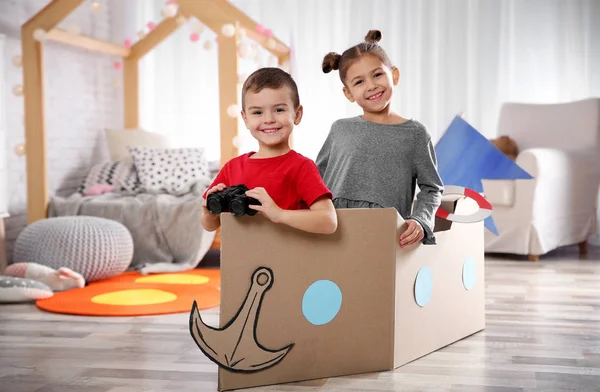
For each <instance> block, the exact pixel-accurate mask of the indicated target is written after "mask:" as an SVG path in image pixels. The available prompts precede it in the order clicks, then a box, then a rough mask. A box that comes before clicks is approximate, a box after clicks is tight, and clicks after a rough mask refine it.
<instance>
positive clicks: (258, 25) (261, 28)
mask: <svg viewBox="0 0 600 392" xmlns="http://www.w3.org/2000/svg"><path fill="white" fill-rule="evenodd" d="M256 32H257V33H258V34H262V33H264V32H265V27H264V26H263V25H261V24H257V25H256Z"/></svg>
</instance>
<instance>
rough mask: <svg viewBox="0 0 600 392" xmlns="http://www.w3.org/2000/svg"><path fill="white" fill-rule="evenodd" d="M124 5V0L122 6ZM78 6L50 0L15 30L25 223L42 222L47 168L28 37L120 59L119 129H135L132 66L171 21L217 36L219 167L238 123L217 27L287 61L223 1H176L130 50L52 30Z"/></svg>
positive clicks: (232, 56) (38, 70)
mask: <svg viewBox="0 0 600 392" xmlns="http://www.w3.org/2000/svg"><path fill="white" fill-rule="evenodd" d="M124 1H127V0H124ZM83 2H84V0H53V1H51V2H50V3H49V4H48V5H46V6H45V7H44V8H43V9H42V10H41V11H39V12H38V13H37V14H36V15H34V16H33V17H32V18H31V19H29V20H28V21H27V22H26V23H25V24H24V25H23V26H21V42H22V43H21V45H22V63H23V92H24V104H25V108H24V109H25V148H26V154H27V160H26V162H27V215H28V223H33V222H35V221H37V220H40V219H43V218H45V217H46V216H47V208H48V200H49V193H48V168H47V162H46V159H47V158H46V128H45V121H44V67H43V43H42V42H40V41H37V40H36V39H35V38H34V32H35V31H36V30H38V29H42V30H44V31H46V32H47V34H46V38H45V41H52V42H58V43H61V44H66V45H70V46H74V47H78V48H82V49H86V50H90V51H94V52H98V53H104V54H107V55H110V56H118V57H121V58H122V59H123V65H124V66H123V94H124V97H123V98H124V99H123V105H124V107H123V111H124V113H123V114H124V120H125V121H124V122H125V124H124V126H125V129H135V128H138V125H139V97H138V85H139V76H138V61H139V60H140V59H141V58H142V57H143V56H144V55H145V54H146V53H148V52H150V51H151V50H152V49H153V48H155V47H156V46H157V45H158V44H159V43H160V42H162V41H163V40H164V39H165V38H167V37H168V36H169V35H171V34H172V33H173V32H174V31H175V30H177V29H178V28H179V27H180V26H179V24H178V23H177V18H178V17H179V16H183V17H185V18H190V17H195V18H197V19H198V20H199V21H200V22H201V23H203V24H204V25H206V27H208V28H209V29H211V30H212V31H214V32H215V33H216V34H217V35H218V42H219V45H218V52H219V54H218V56H219V57H218V61H219V106H220V141H221V164H223V163H224V162H226V161H227V160H229V159H231V158H233V157H235V156H237V155H238V154H239V151H238V148H237V147H235V146H234V144H233V139H234V137H235V136H236V135H237V132H238V118H237V117H236V118H232V117H230V116H229V115H228V114H227V108H228V107H229V106H230V105H231V104H234V103H237V102H238V62H237V60H238V40H239V35H238V34H233V36H232V37H228V36H226V35H224V34H223V32H222V27H223V26H224V25H226V24H232V25H233V26H235V27H236V28H237V29H236V31H239V30H238V29H243V30H244V31H245V33H246V36H247V37H248V38H250V39H253V40H254V41H256V42H257V43H258V44H259V45H260V46H262V47H263V48H265V49H266V50H268V51H269V52H270V53H271V54H273V55H274V56H276V57H277V59H278V62H279V64H284V63H285V62H286V61H288V60H289V56H290V49H289V48H288V47H287V46H286V45H284V44H283V43H282V42H281V41H280V40H278V39H277V38H275V37H270V38H269V37H267V36H266V35H264V34H260V33H259V32H257V27H258V24H257V23H256V22H255V21H253V20H252V19H251V18H250V17H248V16H247V15H245V14H244V13H243V12H241V11H240V10H239V9H237V8H236V7H234V6H233V5H232V4H230V3H229V2H228V1H227V0H178V1H177V5H178V11H177V14H176V15H174V16H173V17H166V18H164V19H163V20H162V21H161V22H160V23H158V24H157V25H156V27H155V28H154V29H153V30H152V31H150V32H149V33H148V34H147V35H146V36H145V37H144V38H142V39H140V40H139V41H138V42H136V43H135V44H134V45H132V46H131V47H130V48H127V47H124V46H121V45H116V44H113V43H110V42H106V41H102V40H98V39H95V38H91V37H86V36H82V35H72V34H69V33H68V32H66V31H63V30H60V29H57V28H55V26H56V25H58V24H59V23H60V22H61V21H62V20H64V19H65V18H66V17H67V16H68V15H69V14H70V13H71V12H73V11H74V10H75V9H76V8H77V7H79V6H80V5H81V4H82V3H83Z"/></svg>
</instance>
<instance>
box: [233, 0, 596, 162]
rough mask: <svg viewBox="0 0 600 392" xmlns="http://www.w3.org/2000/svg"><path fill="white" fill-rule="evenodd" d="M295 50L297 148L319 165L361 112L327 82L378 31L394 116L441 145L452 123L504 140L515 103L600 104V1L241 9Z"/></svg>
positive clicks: (261, 0)
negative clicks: (396, 74) (394, 80)
mask: <svg viewBox="0 0 600 392" xmlns="http://www.w3.org/2000/svg"><path fill="white" fill-rule="evenodd" d="M232 2H233V3H234V4H236V5H237V6H238V7H239V8H240V9H242V10H243V11H245V12H246V13H248V14H249V15H250V16H251V17H253V18H254V19H255V20H259V21H260V22H261V23H263V24H265V25H266V26H268V27H271V28H272V29H273V31H274V32H275V34H277V36H278V37H281V38H282V39H283V40H285V41H286V42H288V43H290V44H291V45H292V49H293V51H294V64H293V65H294V68H293V69H294V72H293V74H294V77H295V78H296V80H297V82H298V83H299V88H300V93H301V97H300V98H301V100H302V101H303V102H304V105H305V117H304V120H303V124H302V125H301V126H300V127H299V128H298V132H296V134H295V139H294V140H295V147H296V148H298V149H299V150H301V152H303V153H306V154H307V155H308V156H310V157H315V156H316V154H317V152H318V149H319V148H320V145H321V144H322V142H323V140H324V138H325V137H326V134H327V132H328V130H329V127H330V124H331V123H332V122H333V121H334V120H335V119H337V118H340V117H344V116H352V115H355V114H358V113H360V111H359V110H358V108H356V107H355V106H354V105H351V104H349V103H348V102H347V101H346V99H345V98H344V96H343V95H342V92H341V88H342V86H341V83H340V81H339V78H338V75H337V72H334V73H332V74H327V75H325V74H323V73H322V72H321V70H320V64H321V61H322V59H323V56H324V55H325V54H326V53H327V52H329V51H337V52H339V53H341V52H342V51H343V50H345V49H346V48H348V47H349V46H351V45H353V44H355V43H358V42H360V41H362V39H363V37H364V35H365V34H366V33H367V31H368V30H369V29H373V28H376V29H379V30H381V32H382V34H383V39H382V41H381V42H380V44H381V45H382V46H383V47H384V48H385V49H386V51H387V52H388V54H389V56H390V58H391V60H392V62H393V63H394V64H395V65H397V66H398V67H399V68H400V72H401V79H400V83H399V86H398V89H397V92H396V94H395V98H394V102H393V105H394V109H395V110H396V111H398V112H399V113H400V114H401V115H403V116H405V117H410V118H415V119H418V120H419V121H421V122H423V123H424V124H425V125H426V126H427V127H428V128H429V130H430V132H431V133H432V134H433V137H434V139H435V140H437V139H438V138H439V137H440V136H441V134H442V133H443V131H444V130H445V128H446V127H447V125H448V124H449V122H450V121H451V119H452V118H453V117H454V116H455V115H456V114H458V113H460V112H464V113H465V118H466V119H467V120H468V121H469V122H470V123H472V124H473V125H474V126H475V127H476V128H477V129H478V130H479V131H480V132H481V133H482V134H484V135H485V136H487V137H494V136H495V135H496V122H497V119H498V113H499V109H500V105H501V104H502V103H503V102H505V101H525V102H539V103H543V102H561V101H569V100H576V99H581V98H586V97H590V96H599V95H600V23H598V21H600V2H598V1H593V0H574V1H563V0H518V1H517V0H501V1H485V2H484V1H477V0H455V1H452V2H449V1H444V0H333V1H317V0H303V1H297V0H234V1H232Z"/></svg>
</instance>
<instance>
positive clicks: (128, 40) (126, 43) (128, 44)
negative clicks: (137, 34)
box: [123, 39, 133, 48]
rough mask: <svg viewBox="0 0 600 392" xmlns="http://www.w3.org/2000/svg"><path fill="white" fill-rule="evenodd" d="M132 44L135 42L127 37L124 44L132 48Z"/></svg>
mask: <svg viewBox="0 0 600 392" xmlns="http://www.w3.org/2000/svg"><path fill="white" fill-rule="evenodd" d="M131 45H133V43H132V42H131V40H130V39H126V40H125V41H123V46H125V47H126V48H131Z"/></svg>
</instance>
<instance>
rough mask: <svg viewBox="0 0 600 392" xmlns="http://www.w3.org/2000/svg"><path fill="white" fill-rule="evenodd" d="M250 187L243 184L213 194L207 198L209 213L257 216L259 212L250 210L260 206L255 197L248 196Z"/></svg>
mask: <svg viewBox="0 0 600 392" xmlns="http://www.w3.org/2000/svg"><path fill="white" fill-rule="evenodd" d="M246 191H249V189H248V187H246V186H245V185H243V184H238V185H233V186H230V187H227V188H225V189H223V190H222V191H219V192H213V193H211V194H210V195H208V197H207V198H206V205H207V208H208V211H210V212H211V213H212V214H214V215H219V214H220V213H221V212H231V213H232V214H233V215H234V216H242V215H250V216H253V215H256V213H257V212H258V211H256V210H253V209H252V208H250V207H249V206H250V205H252V204H253V205H258V206H259V205H260V202H259V201H258V200H256V199H255V198H253V197H249V196H246Z"/></svg>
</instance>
